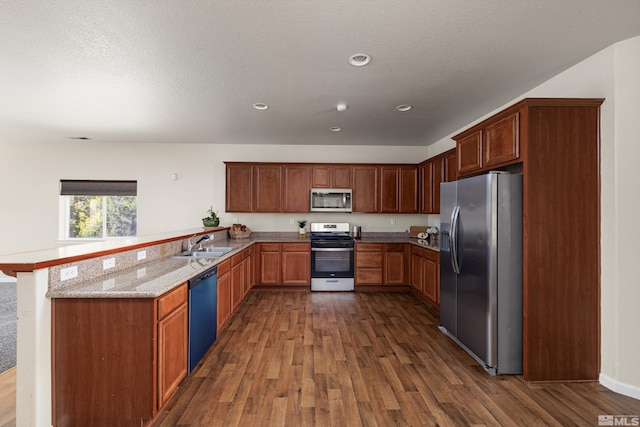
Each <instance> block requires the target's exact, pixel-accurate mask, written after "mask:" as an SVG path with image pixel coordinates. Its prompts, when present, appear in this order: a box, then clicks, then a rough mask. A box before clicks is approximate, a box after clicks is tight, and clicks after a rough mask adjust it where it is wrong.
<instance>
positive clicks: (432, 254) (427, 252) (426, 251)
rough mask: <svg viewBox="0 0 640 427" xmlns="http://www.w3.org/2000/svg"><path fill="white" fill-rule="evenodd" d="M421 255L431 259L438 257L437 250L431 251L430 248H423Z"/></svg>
mask: <svg viewBox="0 0 640 427" xmlns="http://www.w3.org/2000/svg"><path fill="white" fill-rule="evenodd" d="M422 256H423V257H424V258H426V259H429V260H431V261H436V260H437V258H438V252H436V251H432V250H431V249H423V252H422Z"/></svg>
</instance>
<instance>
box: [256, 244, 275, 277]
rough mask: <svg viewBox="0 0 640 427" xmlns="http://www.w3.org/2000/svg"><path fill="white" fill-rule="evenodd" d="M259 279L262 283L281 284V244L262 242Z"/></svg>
mask: <svg viewBox="0 0 640 427" xmlns="http://www.w3.org/2000/svg"><path fill="white" fill-rule="evenodd" d="M259 272H260V276H259V280H258V283H259V284H260V285H279V284H280V244H279V243H262V244H260V260H259Z"/></svg>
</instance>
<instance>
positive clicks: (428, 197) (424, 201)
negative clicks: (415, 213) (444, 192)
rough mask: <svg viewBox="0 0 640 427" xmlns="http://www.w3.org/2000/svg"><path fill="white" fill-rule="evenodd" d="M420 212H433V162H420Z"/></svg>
mask: <svg viewBox="0 0 640 427" xmlns="http://www.w3.org/2000/svg"><path fill="white" fill-rule="evenodd" d="M420 187H421V197H420V213H432V212H433V198H434V194H433V191H434V183H433V162H431V161H427V162H424V163H421V164H420Z"/></svg>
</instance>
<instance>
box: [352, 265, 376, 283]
mask: <svg viewBox="0 0 640 427" xmlns="http://www.w3.org/2000/svg"><path fill="white" fill-rule="evenodd" d="M356 283H357V284H359V285H381V284H382V269H381V268H367V269H360V270H356Z"/></svg>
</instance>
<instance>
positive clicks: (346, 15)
mask: <svg viewBox="0 0 640 427" xmlns="http://www.w3.org/2000/svg"><path fill="white" fill-rule="evenodd" d="M637 35H640V1H638V0H606V1H605V0H529V1H527V0H510V1H507V0H473V1H471V0H216V1H213V0H211V1H205V0H101V1H87V0H0V100H1V101H0V142H17V143H19V142H23V141H32V142H51V141H61V140H66V139H67V138H69V137H89V138H91V139H92V140H94V141H95V142H101V143H110V142H171V143H228V144H233V143H250V144H254V143H255V144H262V143H268V144H303V145H304V144H329V145H333V144H347V145H348V144H352V145H359V144H366V145H398V146H402V145H407V146H410V145H414V146H415V145H427V144H429V143H432V142H435V141H436V140H438V139H440V138H442V137H444V136H446V135H448V134H449V133H451V132H453V131H455V130H457V129H459V128H460V127H462V126H465V125H466V124H467V123H469V122H471V121H473V120H475V119H476V118H478V117H479V116H480V115H482V114H485V113H486V112H487V111H490V110H492V109H495V108H497V107H499V106H500V105H502V104H504V103H505V102H508V101H509V100H511V99H513V98H515V97H517V96H519V95H520V94H522V93H524V92H525V91H527V90H528V89H531V88H532V87H535V86H536V85H537V84H539V83H541V82H543V81H545V80H547V79H548V78H550V77H551V76H553V75H555V74H557V73H558V72H560V71H562V70H564V69H566V68H568V67H570V66H571V65H573V64H575V63H577V62H579V61H580V60H582V59H584V58H586V57H588V56H590V55H592V54H594V53H595V52H597V51H599V50H601V49H603V48H605V47H607V46H609V45H611V44H613V43H615V42H617V41H620V40H624V39H627V38H630V37H633V36H637ZM358 53H365V54H368V55H370V56H371V62H370V64H369V65H367V66H365V67H353V66H351V65H349V64H348V62H347V60H348V58H349V57H350V56H351V55H353V54H358ZM254 103H265V104H267V105H268V106H269V108H268V109H267V110H265V111H258V110H256V109H254V108H252V105H253V104H254ZM338 103H345V104H347V106H348V107H347V110H346V111H343V112H339V111H337V109H336V105H337V104H338ZM400 104H409V105H411V106H413V109H411V110H410V111H407V112H399V111H396V109H395V107H396V106H398V105H400ZM333 126H337V127H340V128H341V129H342V131H341V132H331V131H330V130H329V128H330V127H333Z"/></svg>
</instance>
